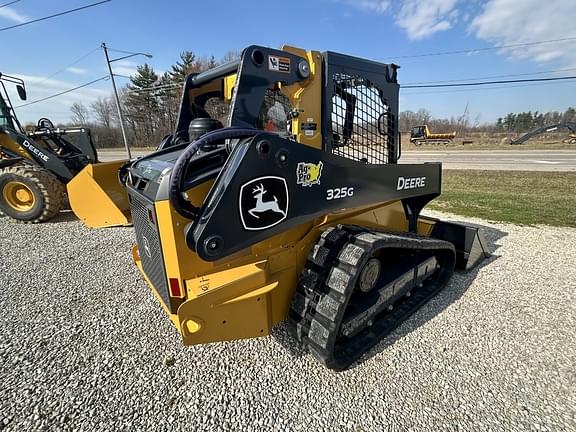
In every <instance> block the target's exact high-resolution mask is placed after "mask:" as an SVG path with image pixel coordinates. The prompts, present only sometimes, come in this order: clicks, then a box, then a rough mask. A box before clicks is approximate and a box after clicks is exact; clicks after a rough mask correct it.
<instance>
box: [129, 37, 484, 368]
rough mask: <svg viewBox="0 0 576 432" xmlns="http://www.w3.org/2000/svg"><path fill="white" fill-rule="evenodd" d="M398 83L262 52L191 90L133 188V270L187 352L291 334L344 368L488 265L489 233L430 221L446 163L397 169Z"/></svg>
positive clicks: (295, 52)
mask: <svg viewBox="0 0 576 432" xmlns="http://www.w3.org/2000/svg"><path fill="white" fill-rule="evenodd" d="M396 75H397V66H396V65H393V64H382V63H376V62H373V61H369V60H364V59H360V58H356V57H350V56H346V55H343V54H337V53H333V52H326V53H320V52H317V51H304V50H301V49H298V48H294V47H287V46H286V47H283V48H282V49H280V50H277V49H271V48H266V47H261V46H250V47H248V48H246V49H245V50H244V51H243V54H242V57H241V59H240V60H238V61H235V62H231V63H229V64H225V65H222V66H219V67H217V68H215V69H212V70H208V71H206V72H203V73H200V74H194V75H190V76H189V77H188V78H187V80H186V84H185V87H184V92H183V99H182V106H181V109H180V115H179V119H178V125H177V128H176V131H175V132H174V135H173V136H172V138H171V139H168V140H165V141H164V142H163V143H162V145H161V146H160V148H161V149H160V150H159V151H157V152H155V153H153V154H151V155H148V156H146V157H143V158H141V159H139V160H138V161H135V162H133V163H132V164H131V166H130V167H129V168H128V175H127V177H126V181H127V189H128V193H129V196H130V206H131V211H132V216H133V221H134V228H135V232H136V239H137V245H136V246H135V247H134V249H133V257H134V261H135V263H136V265H137V266H138V268H139V270H140V271H141V272H142V274H143V276H144V278H145V279H146V280H147V282H148V284H149V285H150V286H151V288H152V290H153V292H154V293H155V294H156V296H157V297H158V299H159V301H160V303H161V304H162V306H163V308H164V310H165V311H166V313H167V315H168V316H169V318H170V319H171V320H172V322H173V323H174V325H175V326H176V328H177V329H178V330H179V332H180V333H181V335H182V339H183V341H184V343H185V344H199V343H207V342H215V341H225V340H233V339H239V338H250V337H257V336H263V335H267V334H269V333H270V331H271V329H272V327H273V326H274V325H276V324H278V323H280V322H281V321H283V320H285V319H288V324H289V328H290V330H291V332H292V334H293V335H294V338H295V342H299V343H302V344H303V345H305V346H306V347H307V348H308V349H309V350H310V351H311V352H312V354H314V356H315V357H317V358H318V359H319V360H320V361H321V362H323V363H324V364H326V365H327V366H329V367H331V368H335V369H342V368H345V367H347V366H348V365H349V364H350V363H351V362H353V361H355V360H356V359H358V358H359V357H360V356H361V355H362V354H363V353H365V352H366V351H367V350H368V349H369V348H370V347H372V346H373V345H374V344H376V343H377V342H378V341H380V340H381V339H382V338H383V337H385V336H386V335H387V334H388V333H390V332H391V331H392V330H393V329H394V328H395V327H396V326H397V325H399V324H400V323H401V322H403V321H404V320H405V319H406V318H407V317H408V316H410V315H411V314H412V313H414V312H415V311H416V310H417V309H418V308H419V307H420V306H421V305H422V304H424V303H425V302H426V301H427V300H428V299H430V298H431V297H433V296H434V295H435V294H437V293H438V292H439V291H440V290H441V289H442V288H443V287H444V286H445V285H446V283H447V282H448V280H449V279H450V277H451V275H452V272H453V270H454V267H455V266H457V267H459V268H462V269H468V268H471V267H472V266H474V265H475V264H477V263H478V262H479V261H481V260H482V259H483V258H484V256H485V247H484V245H483V241H482V236H481V234H480V233H479V231H478V229H477V228H474V227H469V226H465V225H460V224H454V223H448V222H444V221H440V220H437V219H432V218H427V217H422V216H420V211H421V210H422V208H423V207H424V206H425V205H426V204H427V203H428V202H429V201H430V200H432V199H434V198H435V197H437V196H438V195H439V194H440V190H441V164H439V163H428V164H413V165H410V164H398V163H397V162H398V158H399V155H400V147H399V146H400V143H399V137H398V135H399V134H398V95H399V85H398V83H397V78H396ZM223 113H224V115H222V114H223ZM222 119H224V120H225V122H226V126H227V127H224V124H223V122H222V121H221V120H222Z"/></svg>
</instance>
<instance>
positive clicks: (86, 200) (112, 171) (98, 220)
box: [66, 160, 132, 228]
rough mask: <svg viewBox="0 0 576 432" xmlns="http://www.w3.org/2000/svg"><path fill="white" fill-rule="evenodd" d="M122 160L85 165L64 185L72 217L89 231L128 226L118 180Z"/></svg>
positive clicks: (129, 221) (123, 191)
mask: <svg viewBox="0 0 576 432" xmlns="http://www.w3.org/2000/svg"><path fill="white" fill-rule="evenodd" d="M125 163H126V161H125V160H121V161H114V162H101V163H97V164H90V165H87V166H86V167H85V168H84V169H83V170H82V171H80V172H79V173H78V174H77V175H76V176H75V177H74V178H73V179H72V180H70V182H69V183H68V185H67V186H66V187H67V189H68V200H69V201H70V207H71V208H72V211H73V212H74V214H75V215H76V216H77V217H78V218H79V219H80V220H81V221H82V222H84V224H86V225H87V226H88V227H90V228H102V227H108V226H122V225H124V226H126V225H131V224H132V218H131V216H130V206H129V204H128V195H127V193H126V189H125V188H124V187H123V186H122V185H121V184H120V181H119V180H118V169H119V168H120V167H121V166H122V165H123V164H125Z"/></svg>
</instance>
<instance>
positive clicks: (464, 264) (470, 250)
mask: <svg viewBox="0 0 576 432" xmlns="http://www.w3.org/2000/svg"><path fill="white" fill-rule="evenodd" d="M430 237H432V238H436V239H439V240H446V241H449V242H450V243H452V244H453V245H454V247H455V248H456V268H457V269H460V270H470V269H472V268H473V267H475V266H476V265H477V264H479V263H480V262H481V261H483V260H484V259H486V258H488V257H489V256H490V253H489V252H488V247H487V245H486V240H485V239H484V235H483V234H482V231H481V230H480V229H479V228H476V227H473V226H471V225H465V224H460V223H455V222H445V221H441V220H438V221H437V222H436V223H435V225H434V228H433V229H432V233H431V234H430Z"/></svg>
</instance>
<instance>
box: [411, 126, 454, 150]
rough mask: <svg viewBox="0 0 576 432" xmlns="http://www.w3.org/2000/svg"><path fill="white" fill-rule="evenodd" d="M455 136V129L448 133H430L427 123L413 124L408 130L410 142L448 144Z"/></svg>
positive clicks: (417, 143)
mask: <svg viewBox="0 0 576 432" xmlns="http://www.w3.org/2000/svg"><path fill="white" fill-rule="evenodd" d="M454 138H456V131H454V132H449V133H432V132H430V129H428V125H423V126H415V127H413V128H412V130H411V131H410V142H412V143H414V144H416V145H422V144H449V143H451V142H452V140H453V139H454Z"/></svg>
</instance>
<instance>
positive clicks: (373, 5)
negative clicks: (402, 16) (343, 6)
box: [345, 0, 390, 14]
mask: <svg viewBox="0 0 576 432" xmlns="http://www.w3.org/2000/svg"><path fill="white" fill-rule="evenodd" d="M345 3H347V4H349V5H350V6H354V7H356V8H358V9H362V10H365V11H367V12H375V13H379V14H382V13H384V12H386V11H387V10H388V7H389V6H390V0H345Z"/></svg>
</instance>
